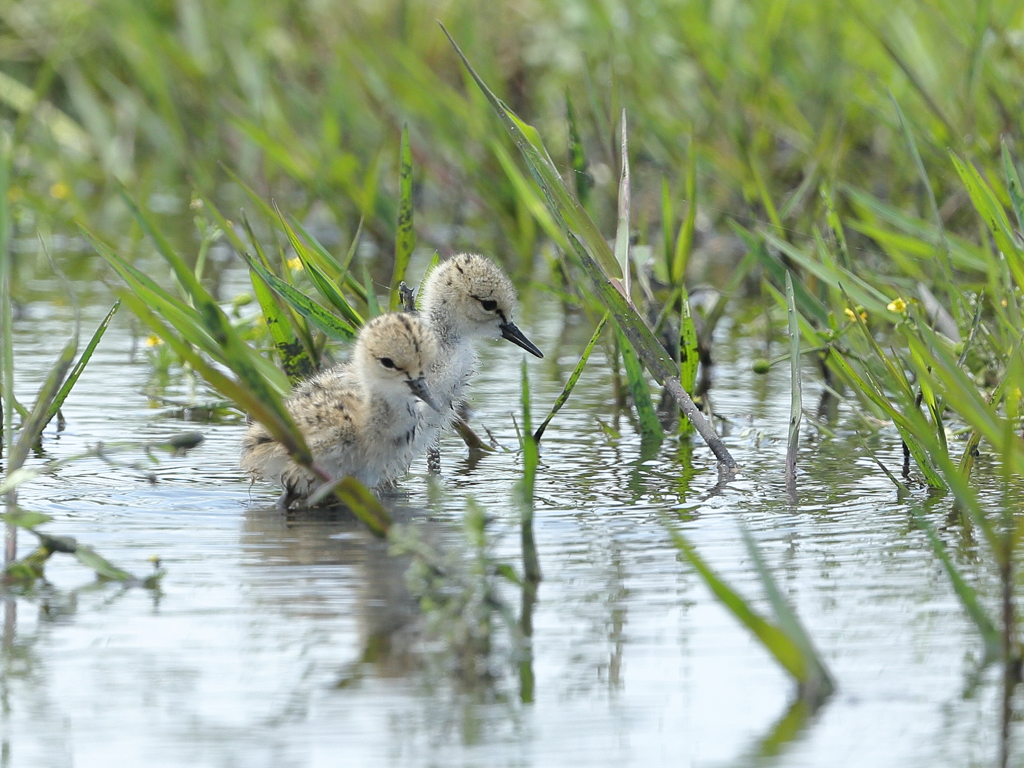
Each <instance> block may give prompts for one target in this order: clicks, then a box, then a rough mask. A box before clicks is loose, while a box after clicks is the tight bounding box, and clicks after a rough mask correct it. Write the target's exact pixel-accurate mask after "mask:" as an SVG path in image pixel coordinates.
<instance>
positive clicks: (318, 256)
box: [278, 210, 363, 328]
mask: <svg viewBox="0 0 1024 768" xmlns="http://www.w3.org/2000/svg"><path fill="white" fill-rule="evenodd" d="M278 221H279V223H280V224H281V228H282V229H284V231H285V234H286V235H287V236H288V242H289V243H290V244H291V246H292V248H293V249H294V250H295V254H296V255H297V256H298V257H299V261H301V262H302V268H303V269H304V270H305V272H306V276H307V277H308V278H309V280H310V282H311V283H313V285H314V286H315V287H316V289H317V290H318V291H319V292H320V295H321V296H323V297H324V299H326V300H327V301H328V302H329V303H330V304H331V305H332V306H333V307H334V308H335V309H337V310H338V311H339V312H341V314H342V315H344V316H345V318H346V319H347V320H348V322H349V323H351V324H352V326H353V327H354V328H359V327H361V326H362V325H363V318H362V317H361V316H360V315H359V313H358V312H356V310H355V308H354V307H353V306H352V304H351V303H350V302H349V300H348V299H346V298H345V296H344V294H343V293H342V292H341V291H340V290H339V289H338V287H337V285H336V283H337V282H338V279H339V277H340V273H337V275H338V276H336V277H334V278H331V277H330V273H328V272H325V271H323V267H328V263H327V260H326V259H325V258H324V254H322V253H319V252H317V251H316V250H314V249H310V248H307V247H306V244H305V243H303V242H302V241H301V240H300V239H299V236H298V235H297V234H296V233H295V230H294V229H292V228H291V227H290V226H289V225H288V222H286V221H285V219H284V216H282V215H281V212H280V210H278ZM331 264H332V265H333V267H334V268H335V269H337V264H335V263H333V260H331ZM328 268H329V267H328Z"/></svg>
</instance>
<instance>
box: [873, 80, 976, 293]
mask: <svg viewBox="0 0 1024 768" xmlns="http://www.w3.org/2000/svg"><path fill="white" fill-rule="evenodd" d="M886 90H887V91H888V93H889V100H890V101H891V102H892V106H893V109H895V110H896V117H897V119H898V120H899V124H900V132H901V133H902V134H903V138H904V139H905V140H906V142H907V146H908V147H909V148H910V156H911V157H912V158H913V159H914V166H915V167H916V168H917V175H918V177H920V179H921V184H923V185H924V189H925V192H927V193H928V206H929V208H931V212H932V217H933V218H934V219H935V227H936V229H937V230H938V232H939V240H940V242H941V243H942V250H943V251H944V252H945V256H946V260H945V261H944V262H939V263H940V264H941V266H942V276H943V278H944V280H945V282H946V284H947V286H948V288H949V291H950V294H951V295H952V296H955V297H956V298H957V299H962V298H963V296H962V294H961V293H960V292H959V291H958V290H957V287H956V282H955V280H954V279H953V255H952V253H951V252H950V249H949V242H948V241H947V240H946V228H945V226H943V224H942V214H941V213H940V212H939V204H938V202H937V201H936V200H935V191H934V190H933V189H932V183H931V180H930V179H929V178H928V172H927V171H926V170H925V169H924V161H922V160H921V153H920V152H919V151H918V149H917V141H916V140H915V139H914V132H913V131H912V130H911V129H910V123H909V122H907V117H906V115H904V114H903V109H902V108H901V107H900V103H899V102H898V101H897V100H896V97H895V96H894V95H893V93H892V91H890V90H888V89H886ZM959 306H960V305H959V301H958V302H954V308H955V309H956V310H959Z"/></svg>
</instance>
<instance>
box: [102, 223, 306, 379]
mask: <svg viewBox="0 0 1024 768" xmlns="http://www.w3.org/2000/svg"><path fill="white" fill-rule="evenodd" d="M82 231H83V232H84V233H85V235H86V237H87V238H88V239H89V240H90V242H91V243H92V245H93V247H94V248H95V249H96V251H97V253H99V254H100V255H101V256H103V257H104V258H105V259H106V261H107V263H108V264H110V265H111V266H112V267H113V268H114V271H116V272H117V273H118V274H119V275H120V276H121V277H122V278H123V279H124V281H125V282H126V283H127V284H128V285H129V286H130V287H131V288H132V290H133V291H134V292H135V293H136V294H137V295H138V296H139V297H140V298H142V299H143V300H144V301H145V302H146V303H147V305H149V306H150V307H152V308H153V309H156V310H157V311H159V313H160V314H161V315H162V316H163V317H164V318H165V319H166V320H167V321H168V322H170V323H171V324H172V325H173V326H174V328H175V329H177V331H178V332H179V333H180V334H181V335H182V336H183V337H184V338H185V340H186V341H187V342H188V343H190V344H194V345H195V346H197V347H199V348H200V349H202V350H203V351H204V352H206V353H207V354H208V355H210V356H211V357H212V358H213V359H215V360H217V361H218V362H220V363H223V364H224V365H227V364H228V362H227V357H226V356H225V355H224V350H223V348H222V347H221V345H220V344H218V342H217V341H216V340H215V339H214V338H213V336H212V335H211V333H210V332H209V329H208V328H207V327H206V326H205V325H204V324H203V321H202V318H201V317H200V316H199V313H198V312H197V311H196V310H195V309H194V308H193V307H191V306H189V305H188V304H186V303H185V302H184V301H182V300H181V299H179V298H177V297H176V296H172V295H171V294H170V293H168V292H167V291H165V290H164V289H163V288H160V286H158V285H157V284H156V283H155V282H154V281H153V280H151V279H150V278H149V277H147V276H146V275H145V274H143V273H142V272H140V271H139V270H137V269H136V268H135V267H133V266H131V265H130V264H128V262H126V261H124V259H122V258H121V257H120V256H118V255H117V254H116V253H114V252H113V251H111V250H110V249H109V248H108V247H107V246H106V245H104V244H103V243H102V242H100V241H99V240H98V239H96V238H95V237H94V236H93V235H91V234H90V233H89V232H88V230H85V229H82ZM242 347H243V348H244V354H245V355H246V357H247V358H248V359H249V362H250V363H251V365H253V366H254V367H255V368H256V369H257V370H258V371H259V373H260V375H261V376H263V377H264V378H265V379H266V380H267V381H269V382H270V383H271V385H272V386H273V387H274V389H275V390H276V391H277V392H284V391H286V390H287V389H288V379H287V377H286V376H285V375H284V374H283V373H282V372H281V371H279V370H278V369H277V368H276V367H275V366H274V365H273V363H271V362H270V361H269V360H267V359H265V358H264V357H262V356H261V355H260V354H259V353H257V352H256V351H255V350H253V349H252V348H250V347H248V346H247V345H244V344H243V345H242Z"/></svg>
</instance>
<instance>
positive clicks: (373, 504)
mask: <svg viewBox="0 0 1024 768" xmlns="http://www.w3.org/2000/svg"><path fill="white" fill-rule="evenodd" d="M334 495H335V496H337V497H338V498H339V499H340V500H341V502H342V503H343V504H344V505H345V506H346V507H348V508H349V509H350V510H352V514H354V515H355V516H356V517H358V518H359V519H360V520H362V521H363V523H364V524H365V525H366V527H367V528H369V529H370V531H372V532H373V533H374V534H375V535H376V536H380V537H382V538H383V537H385V536H387V533H388V531H389V530H391V516H390V515H389V514H388V511H387V510H386V509H385V508H384V505H383V504H381V503H380V499H378V498H377V497H376V496H374V495H373V493H372V492H371V491H370V490H368V489H367V487H366V486H365V485H363V484H362V483H360V482H359V481H358V480H356V479H355V478H354V477H344V478H342V479H341V481H340V482H339V483H338V484H337V485H336V486H335V487H334Z"/></svg>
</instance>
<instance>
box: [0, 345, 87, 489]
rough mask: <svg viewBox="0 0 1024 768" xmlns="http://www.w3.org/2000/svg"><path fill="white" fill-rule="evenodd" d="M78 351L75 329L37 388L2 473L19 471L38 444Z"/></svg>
mask: <svg viewBox="0 0 1024 768" xmlns="http://www.w3.org/2000/svg"><path fill="white" fill-rule="evenodd" d="M77 351H78V328H77V327H76V328H75V331H74V333H73V334H72V335H71V338H69V339H68V340H67V342H66V343H65V344H64V348H63V349H62V350H61V352H60V355H58V356H57V360H56V361H55V362H54V364H53V367H51V368H50V372H49V373H48V374H47V376H46V380H45V381H44V382H43V384H42V386H41V387H40V388H39V393H38V394H37V395H36V399H35V403H33V405H32V410H31V412H30V413H29V415H28V418H27V419H25V420H24V422H22V425H21V431H20V432H19V433H18V440H17V441H16V442H15V443H14V447H13V448H12V449H11V452H10V454H9V457H8V460H7V466H6V470H7V472H8V473H10V472H14V471H15V470H18V469H21V465H22V464H24V463H25V459H27V458H28V454H29V451H31V450H32V446H33V445H35V444H36V442H37V441H38V440H39V435H40V434H41V433H42V431H43V428H44V427H45V426H46V423H47V421H48V419H47V418H46V416H47V414H48V413H49V410H50V406H51V405H52V404H53V402H54V399H55V398H56V397H57V393H58V392H59V391H60V388H61V385H62V384H63V383H64V380H65V377H66V376H67V374H68V371H69V370H70V369H71V366H72V364H73V363H74V361H75V353H76V352H77Z"/></svg>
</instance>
